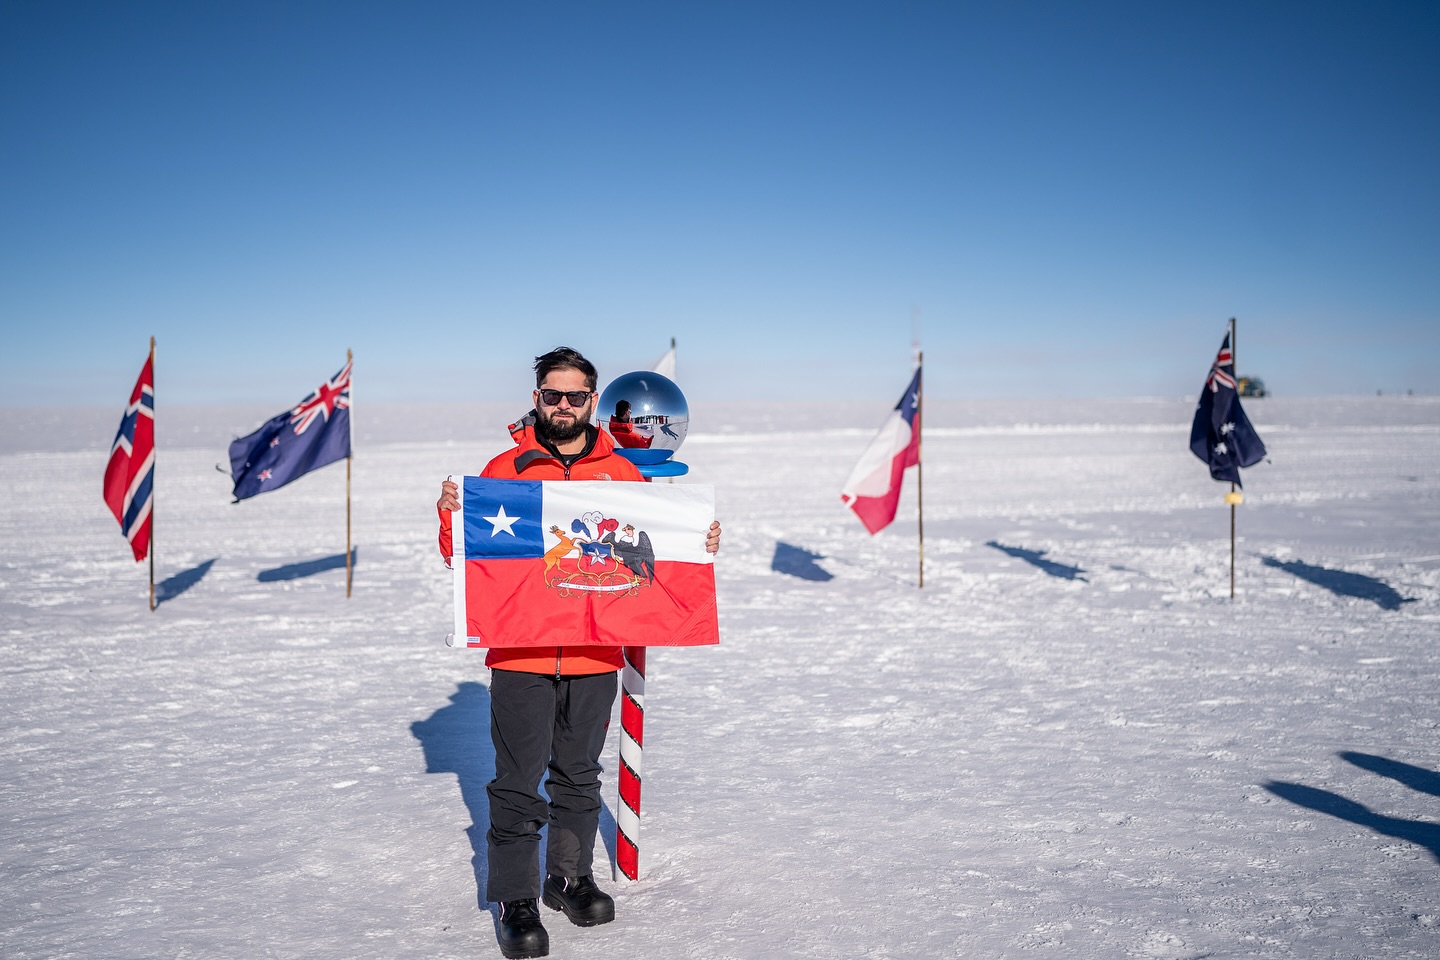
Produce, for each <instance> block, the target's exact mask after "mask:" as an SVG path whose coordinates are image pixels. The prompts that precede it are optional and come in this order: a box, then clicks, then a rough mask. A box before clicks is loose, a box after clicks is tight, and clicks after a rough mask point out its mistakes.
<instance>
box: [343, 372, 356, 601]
mask: <svg viewBox="0 0 1440 960" xmlns="http://www.w3.org/2000/svg"><path fill="white" fill-rule="evenodd" d="M354 360H355V353H354V351H351V350H346V351H345V365H346V366H347V367H348V366H349V365H350V364H351V363H352V362H353V361H354ZM354 380H355V371H354V370H353V369H352V370H351V371H350V381H351V383H352V384H353V383H354ZM345 429H346V430H348V431H350V439H351V441H352V442H353V440H354V438H355V388H354V387H353V386H352V387H351V388H350V416H349V417H348V418H347V419H346V421H345ZM346 446H347V447H348V448H349V452H347V453H346V454H345V598H346V599H347V600H348V599H349V598H350V581H351V570H350V460H351V458H352V457H353V456H354V447H353V446H352V444H350V443H347V444H346Z"/></svg>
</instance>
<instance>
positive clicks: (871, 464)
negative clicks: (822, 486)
mask: <svg viewBox="0 0 1440 960" xmlns="http://www.w3.org/2000/svg"><path fill="white" fill-rule="evenodd" d="M919 462H920V368H919V367H918V366H917V367H916V368H915V376H914V377H912V378H911V379H910V386H908V387H906V388H905V395H904V396H902V397H901V398H900V402H899V403H897V404H896V405H895V409H894V410H892V411H890V416H889V417H888V418H887V419H886V420H885V423H884V424H883V425H882V426H881V427H880V432H879V433H877V434H875V439H874V440H871V441H870V446H868V447H866V448H865V452H864V453H863V454H861V456H860V462H859V463H857V464H855V469H854V470H852V471H851V472H850V479H849V480H846V481H845V486H844V487H843V488H842V489H841V491H840V499H841V500H843V501H844V502H845V505H846V506H847V507H849V508H850V509H851V510H854V511H855V516H857V517H859V518H860V522H861V523H863V524H865V529H866V530H869V531H870V532H871V533H872V534H875V533H879V532H880V531H881V530H883V529H885V528H886V527H888V526H889V525H890V522H891V521H892V520H894V519H895V510H896V508H897V507H898V506H899V504H900V484H901V481H902V480H903V479H904V477H905V468H906V467H913V466H915V465H916V464H917V463H919Z"/></svg>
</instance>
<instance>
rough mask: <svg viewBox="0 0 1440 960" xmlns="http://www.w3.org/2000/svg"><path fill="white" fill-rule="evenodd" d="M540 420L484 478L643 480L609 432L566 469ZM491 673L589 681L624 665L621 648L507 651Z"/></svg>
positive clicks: (527, 423)
mask: <svg viewBox="0 0 1440 960" xmlns="http://www.w3.org/2000/svg"><path fill="white" fill-rule="evenodd" d="M534 424H535V414H534V413H533V412H531V413H529V414H527V415H526V416H524V417H523V418H521V419H520V420H519V421H517V422H515V423H512V424H511V425H510V436H512V437H513V438H514V439H515V449H513V450H509V451H507V452H505V453H502V454H500V455H499V456H498V457H496V458H495V459H493V460H491V461H490V462H489V463H487V464H486V465H485V469H484V470H481V471H480V476H482V477H491V478H494V479H499V480H644V479H645V478H644V477H642V476H641V475H640V471H639V470H637V469H636V468H635V464H633V463H631V462H630V461H629V460H626V459H625V458H624V457H622V456H620V455H619V454H618V453H616V452H615V444H614V442H613V441H612V440H611V439H610V436H609V434H607V433H606V432H605V431H604V430H597V431H596V432H597V434H598V435H597V436H596V438H595V446H594V447H593V448H592V449H591V450H590V452H589V453H587V454H586V455H585V456H584V457H582V458H581V459H580V460H578V461H576V462H575V463H573V464H571V466H570V468H569V469H568V470H567V469H566V468H565V465H564V464H562V463H561V462H560V461H559V460H557V459H555V455H554V454H552V453H551V452H550V451H549V450H546V449H545V448H544V447H543V446H541V445H540V441H538V440H536V439H535V426H534ZM439 512H440V555H441V556H442V557H445V558H446V562H449V558H450V552H451V546H452V540H451V533H450V511H448V510H441V511H439ZM485 665H486V666H487V667H490V668H491V669H492V670H515V671H518V672H520V673H543V674H553V675H555V676H585V675H587V674H593V673H610V672H611V671H613V670H619V669H620V668H621V667H623V666H624V665H625V661H624V658H623V656H622V654H621V653H620V648H619V647H602V646H573V647H503V648H499V649H491V650H489V651H488V652H487V653H486V654H485Z"/></svg>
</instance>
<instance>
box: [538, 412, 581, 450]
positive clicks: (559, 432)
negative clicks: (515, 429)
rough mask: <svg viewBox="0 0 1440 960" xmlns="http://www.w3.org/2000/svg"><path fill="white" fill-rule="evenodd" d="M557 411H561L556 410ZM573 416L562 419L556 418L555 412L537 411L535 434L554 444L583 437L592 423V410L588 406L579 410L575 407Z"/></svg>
mask: <svg viewBox="0 0 1440 960" xmlns="http://www.w3.org/2000/svg"><path fill="white" fill-rule="evenodd" d="M556 412H557V413H558V412H559V411H556ZM570 412H571V413H572V414H573V417H566V418H562V419H560V420H556V419H554V414H551V413H546V412H545V411H544V410H536V411H535V436H537V437H539V438H540V439H541V440H545V441H548V442H549V443H552V444H559V443H569V442H570V441H571V440H574V439H576V438H577V437H581V436H583V435H584V433H585V428H586V427H588V426H589V425H590V411H589V409H588V408H587V409H586V410H584V411H582V412H577V411H576V410H574V408H571V411H570Z"/></svg>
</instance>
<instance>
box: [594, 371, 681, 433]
mask: <svg viewBox="0 0 1440 960" xmlns="http://www.w3.org/2000/svg"><path fill="white" fill-rule="evenodd" d="M595 420H596V422H597V423H598V424H599V425H600V426H601V427H602V428H603V429H604V430H605V431H606V432H608V433H609V434H610V436H611V438H612V439H614V441H615V445H616V446H617V447H628V448H631V449H644V450H678V449H680V443H681V442H682V441H683V440H684V439H685V431H687V430H689V429H690V405H689V404H688V403H686V402H685V394H683V393H681V392H680V388H679V387H677V386H676V385H675V381H673V380H671V379H670V378H668V377H663V376H661V375H660V374H658V373H654V372H651V371H649V370H638V371H636V372H635V373H627V374H624V375H622V376H619V377H616V378H615V379H614V380H612V381H611V382H610V385H609V386H608V387H606V388H605V389H604V390H603V391H602V392H601V393H600V403H599V406H598V407H597V408H596V410H595Z"/></svg>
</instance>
